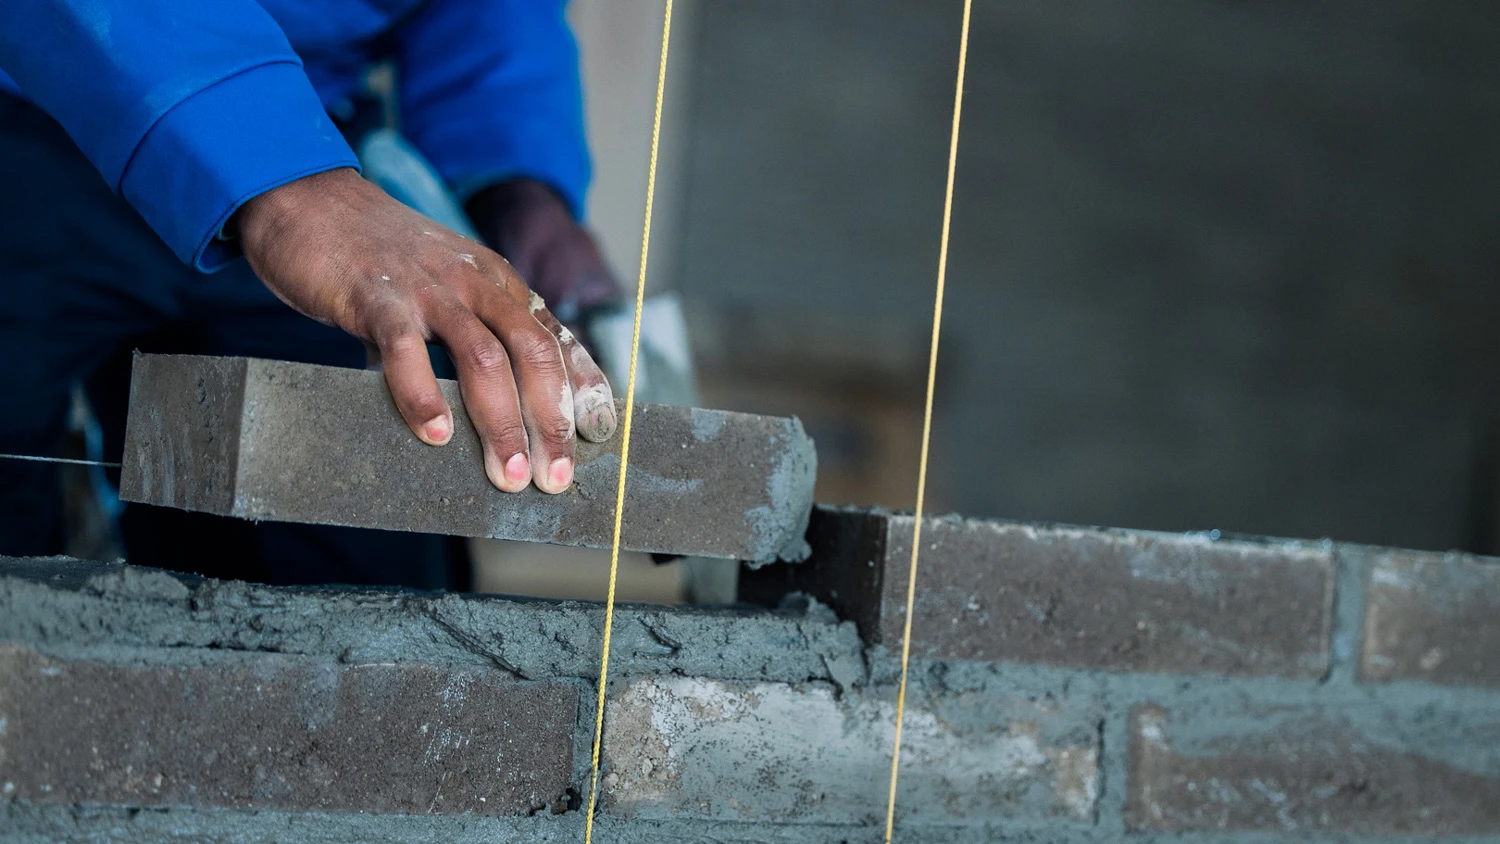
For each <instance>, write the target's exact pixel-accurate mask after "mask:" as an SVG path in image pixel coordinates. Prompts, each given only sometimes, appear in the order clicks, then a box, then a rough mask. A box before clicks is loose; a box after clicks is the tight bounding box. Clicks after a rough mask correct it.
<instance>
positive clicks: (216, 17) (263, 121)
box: [0, 0, 357, 271]
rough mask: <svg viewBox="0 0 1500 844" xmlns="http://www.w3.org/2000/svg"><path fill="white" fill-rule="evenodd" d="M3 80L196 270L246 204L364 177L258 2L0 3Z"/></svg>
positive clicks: (211, 258)
mask: <svg viewBox="0 0 1500 844" xmlns="http://www.w3.org/2000/svg"><path fill="white" fill-rule="evenodd" d="M0 68H3V69H4V70H5V72H6V73H8V74H9V75H10V76H11V78H12V79H14V80H15V82H16V85H17V86H18V87H19V88H20V90H21V92H22V94H24V95H25V96H26V97H27V98H28V99H30V100H31V101H32V102H34V103H36V104H37V105H38V106H40V107H41V108H42V109H44V110H45V111H47V112H48V113H49V114H51V115H52V117H53V118H55V119H56V120H57V121H58V122H59V123H61V124H62V126H63V128H64V129H66V130H67V132H68V134H69V136H71V137H72V138H73V141H74V142H75V143H77V144H78V147H79V148H80V149H81V150H83V153H84V155H86V156H88V159H89V160H90V161H91V162H93V164H94V166H95V167H97V168H98V169H99V172H100V173H101V174H102V175H103V176H104V178H105V180H106V181H108V182H109V184H110V185H111V186H112V187H113V188H114V189H115V191H116V192H118V193H119V194H120V195H121V196H122V197H124V198H125V200H126V201H127V202H129V203H130V204H131V205H132V206H134V207H135V209H136V210H137V211H139V212H140V214H141V216H142V217H144V218H145V220H146V222H147V223H148V224H150V226H151V228H152V229H154V230H155V231H156V233H157V234H158V235H160V236H161V238H162V240H164V241H166V243H167V245H168V246H170V247H171V248H172V251H173V252H175V253H177V256H178V257H179V258H181V259H182V260H183V261H184V262H186V263H188V264H191V265H193V266H195V267H197V268H198V269H201V270H205V271H211V270H214V269H217V268H218V267H220V266H222V265H223V264H224V263H225V262H227V261H228V260H229V259H230V258H232V257H234V255H235V246H234V244H232V243H225V242H223V241H221V240H219V239H216V237H215V235H216V234H217V233H218V232H219V230H220V229H221V228H222V227H223V225H224V223H225V222H226V221H227V220H228V219H229V217H230V215H231V214H233V213H234V212H235V210H236V209H238V208H239V206H240V205H241V204H243V203H244V202H245V200H247V199H249V198H251V197H253V196H255V195H257V194H260V193H263V192H265V191H267V190H270V189H271V188H273V187H276V186H278V185H282V184H285V183H286V182H289V181H292V180H294V179H297V178H300V177H302V176H305V175H309V174H312V173H317V172H321V171H324V170H331V169H333V168H336V167H353V166H357V162H356V161H355V158H354V154H353V153H352V152H351V151H350V149H349V146H348V144H346V143H345V142H344V139H343V138H342V137H341V136H340V135H339V133H338V131H337V130H336V129H335V127H334V126H333V125H332V123H331V122H330V121H329V120H328V118H327V116H326V114H325V113H324V111H323V106H322V104H321V103H320V102H319V101H318V97H317V95H316V94H315V93H314V91H313V88H312V85H311V83H309V82H308V80H307V76H306V74H304V73H303V71H302V65H301V61H300V60H299V59H298V58H297V55H296V53H294V52H293V51H292V48H291V45H290V44H288V43H287V39H286V36H285V35H284V34H283V33H282V31H281V28H280V27H278V26H277V24H276V22H275V21H274V20H273V19H272V18H271V17H270V16H269V15H268V14H266V12H265V11H264V10H262V9H261V7H260V6H259V5H258V4H257V3H256V2H254V0H218V1H217V2H212V3H205V2H201V0H0Z"/></svg>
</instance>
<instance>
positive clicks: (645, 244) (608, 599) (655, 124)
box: [583, 0, 672, 844]
mask: <svg viewBox="0 0 1500 844" xmlns="http://www.w3.org/2000/svg"><path fill="white" fill-rule="evenodd" d="M671 41H672V0H667V10H666V12H665V14H663V16H662V25H661V65H660V67H658V68H657V71H656V113H655V116H654V117H653V118H652V121H651V166H650V167H649V168H648V169H647V171H646V221H645V223H644V224H643V225H642V226H641V270H640V274H639V275H638V276H637V277H636V281H635V328H634V329H633V330H632V332H631V335H630V376H629V378H628V379H627V380H626V387H625V425H624V426H623V428H622V429H621V432H620V487H619V489H618V491H616V493H615V535H614V539H613V540H612V541H611V542H610V545H609V592H608V594H607V595H606V596H605V598H604V645H603V647H602V649H601V652H600V656H599V700H598V704H597V705H596V707H595V709H594V752H593V758H592V759H591V761H590V762H589V812H588V815H587V816H586V817H585V818H584V822H583V841H584V844H593V841H594V810H595V808H597V806H598V803H599V749H600V745H601V744H602V743H603V739H604V688H605V684H606V683H607V682H608V680H609V640H610V633H611V632H612V631H613V629H614V625H615V577H616V575H618V574H619V571H620V525H621V524H622V523H623V517H624V514H625V470H626V468H627V467H628V466H629V465H630V424H631V422H632V421H633V420H634V418H635V363H636V357H637V356H638V355H639V353H640V348H641V308H642V307H643V306H644V304H645V301H646V258H647V256H648V255H649V254H650V251H651V207H652V205H653V204H654V202H655V200H656V152H657V148H658V146H659V144H660V142H661V103H662V95H663V94H664V93H665V92H666V89H667V45H668V44H670V43H671Z"/></svg>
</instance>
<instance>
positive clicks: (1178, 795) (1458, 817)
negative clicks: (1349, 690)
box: [1125, 702, 1500, 835]
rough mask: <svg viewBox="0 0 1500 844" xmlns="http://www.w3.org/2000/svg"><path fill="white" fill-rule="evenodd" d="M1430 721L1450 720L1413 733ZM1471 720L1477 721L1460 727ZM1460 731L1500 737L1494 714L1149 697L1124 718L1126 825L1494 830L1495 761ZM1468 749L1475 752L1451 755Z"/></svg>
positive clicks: (1498, 810) (1499, 808)
mask: <svg viewBox="0 0 1500 844" xmlns="http://www.w3.org/2000/svg"><path fill="white" fill-rule="evenodd" d="M1430 718H1446V719H1447V720H1446V722H1445V723H1443V724H1442V726H1441V727H1440V728H1439V730H1438V731H1436V735H1435V736H1432V737H1431V740H1429V737H1427V736H1422V735H1421V734H1422V733H1424V732H1426V733H1429V734H1430V733H1432V732H1434V731H1433V730H1431V728H1428V729H1426V730H1424V729H1423V728H1422V723H1423V722H1424V721H1426V720H1427V719H1430ZM1469 719H1473V720H1477V721H1478V723H1467V724H1466V723H1464V722H1465V721H1466V720H1469ZM1461 728H1467V729H1466V730H1461ZM1461 731H1462V733H1463V734H1466V735H1469V736H1471V737H1472V738H1471V740H1479V739H1480V737H1484V738H1486V739H1488V740H1491V741H1493V740H1496V739H1500V718H1497V716H1496V714H1495V713H1493V712H1485V713H1480V714H1478V716H1477V718H1476V716H1475V715H1474V714H1472V713H1452V712H1449V713H1426V714H1424V713H1420V712H1402V711H1400V710H1397V709H1387V708H1385V707H1381V706H1380V705H1378V704H1373V705H1372V704H1369V703H1357V702H1350V703H1347V704H1344V705H1339V706H1318V705H1282V704H1275V703H1265V704H1258V705H1257V704H1250V705H1243V704H1233V705H1230V706H1227V707H1222V708H1221V707H1201V708H1197V709H1190V708H1187V707H1183V708H1182V710H1179V709H1177V708H1173V709H1167V708H1164V707H1161V706H1158V705H1156V704H1145V705H1142V706H1139V707H1136V708H1135V710H1134V711H1133V712H1132V713H1131V722H1130V750H1129V752H1130V758H1129V775H1128V776H1129V784H1128V789H1129V791H1128V794H1127V797H1126V805H1125V820H1126V825H1127V827H1128V828H1130V829H1132V830H1159V831H1199V832H1209V831H1237V830H1238V831H1274V832H1280V833H1283V834H1288V835H1291V834H1298V835H1308V834H1312V833H1323V832H1332V833H1345V834H1361V835H1399V834H1417V833H1422V834H1428V835H1483V834H1497V833H1500V759H1497V758H1494V757H1493V755H1492V754H1487V753H1485V752H1483V751H1481V752H1480V753H1478V754H1473V753H1465V751H1464V749H1463V748H1461V747H1459V746H1458V745H1459V744H1461V743H1463V741H1464V740H1463V739H1460V738H1456V735H1457V734H1459V733H1460V732H1461ZM1414 737H1415V738H1414ZM1444 745H1446V746H1444ZM1464 756H1470V757H1474V756H1477V757H1478V758H1467V759H1462V763H1460V762H1456V761H1454V760H1455V759H1460V758H1461V757H1464Z"/></svg>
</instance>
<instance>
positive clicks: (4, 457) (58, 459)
mask: <svg viewBox="0 0 1500 844" xmlns="http://www.w3.org/2000/svg"><path fill="white" fill-rule="evenodd" d="M0 460H27V461H30V462H32V463H67V464H69V465H71V466H103V467H104V468H106V469H118V468H120V464H119V463H109V462H107V461H104V460H79V459H76V458H73V457H38V456H36V455H34V454H0Z"/></svg>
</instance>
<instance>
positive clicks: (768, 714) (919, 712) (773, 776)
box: [603, 676, 1100, 825]
mask: <svg viewBox="0 0 1500 844" xmlns="http://www.w3.org/2000/svg"><path fill="white" fill-rule="evenodd" d="M889 692H891V690H890V689H885V690H883V692H882V693H875V692H868V691H867V692H864V693H851V692H847V691H846V692H845V693H844V694H842V695H839V694H837V693H835V691H834V690H833V689H832V687H830V686H827V685H823V684H802V685H788V684H780V683H755V684H744V683H728V682H721V681H713V680H701V679H697V678H691V677H673V676H661V677H656V678H648V679H640V680H636V681H635V682H632V683H631V684H629V685H628V687H626V688H625V689H624V690H623V691H622V692H621V693H619V694H618V695H616V696H614V697H613V698H611V700H610V701H609V703H608V704H607V706H608V713H607V715H608V721H607V728H606V732H605V746H604V750H605V762H606V765H607V770H608V774H607V775H606V776H605V778H604V780H603V785H604V795H605V799H606V805H607V807H608V810H609V811H610V812H611V813H612V814H614V815H616V816H622V817H626V818H631V819H637V820H653V819H654V820H674V819H676V820H692V819H696V820H703V821H732V822H751V823H773V822H774V823H807V824H875V823H880V822H883V821H884V817H885V806H886V793H887V788H886V786H887V782H888V779H889V776H890V760H891V757H890V754H891V742H892V736H893V731H894V724H895V705H894V700H895V696H894V694H891V693H889ZM907 704H908V705H907V710H906V727H905V733H904V736H903V744H904V747H905V750H904V752H903V754H902V757H901V759H902V766H901V779H900V793H899V798H898V804H897V808H898V818H899V819H900V820H901V821H902V822H903V823H915V824H936V825H952V824H978V823H985V822H990V821H998V820H1005V819H1014V818H1032V819H1056V820H1057V821H1060V822H1061V821H1073V822H1078V823H1087V822H1091V821H1092V819H1093V816H1094V811H1095V801H1096V798H1097V796H1098V791H1099V773H1098V759H1099V744H1098V731H1097V723H1098V719H1099V717H1100V716H1099V710H1100V705H1099V703H1098V702H1097V701H1093V700H1078V699H1064V700H1059V699H1057V698H1053V697H1049V696H1045V695H1038V696H1032V697H1030V698H1028V697H1026V696H1024V695H1019V694H1017V695H1014V696H1005V695H983V696H980V695H966V696H959V695H954V696H952V697H951V698H943V699H933V698H924V696H923V695H922V694H921V693H920V692H918V691H916V690H915V689H914V690H913V693H912V694H911V695H910V696H909V697H908V700H907Z"/></svg>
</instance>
